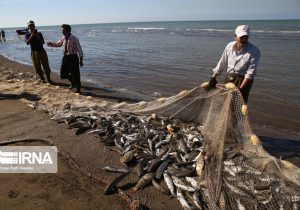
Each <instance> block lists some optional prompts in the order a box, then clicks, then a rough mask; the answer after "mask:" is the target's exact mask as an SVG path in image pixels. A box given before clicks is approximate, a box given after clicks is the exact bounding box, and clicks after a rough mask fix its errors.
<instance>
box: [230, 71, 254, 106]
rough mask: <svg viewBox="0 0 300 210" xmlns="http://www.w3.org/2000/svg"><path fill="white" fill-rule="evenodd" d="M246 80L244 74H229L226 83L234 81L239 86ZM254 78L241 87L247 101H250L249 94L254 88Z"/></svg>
mask: <svg viewBox="0 0 300 210" xmlns="http://www.w3.org/2000/svg"><path fill="white" fill-rule="evenodd" d="M243 80H244V76H242V75H238V74H227V75H226V78H225V81H224V83H225V84H226V83H228V82H232V83H234V84H235V85H236V86H237V87H238V88H239V87H240V86H241V84H242V82H243ZM252 84H253V80H251V81H250V83H249V84H247V85H246V86H245V87H244V88H243V89H240V91H241V93H242V95H243V98H244V101H245V103H247V102H248V96H249V93H250V90H251V88H252Z"/></svg>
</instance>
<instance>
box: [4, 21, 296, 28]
mask: <svg viewBox="0 0 300 210" xmlns="http://www.w3.org/2000/svg"><path fill="white" fill-rule="evenodd" d="M216 21H218V22H219V21H224V22H240V21H245V22H247V21H300V19H252V20H250V19H249V20H233V19H232V20H153V21H141V22H136V21H128V22H127V21H124V22H106V23H69V24H70V25H72V26H82V25H98V24H101V25H108V24H128V23H129V24H135V23H170V22H216ZM55 26H56V27H60V26H61V24H55V25H38V27H55ZM25 27H26V25H25V24H24V26H9V27H3V29H13V28H25Z"/></svg>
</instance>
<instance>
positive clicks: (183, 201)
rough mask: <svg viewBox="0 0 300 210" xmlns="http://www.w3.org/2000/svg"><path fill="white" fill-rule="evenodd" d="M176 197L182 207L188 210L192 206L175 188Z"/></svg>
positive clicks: (190, 209)
mask: <svg viewBox="0 0 300 210" xmlns="http://www.w3.org/2000/svg"><path fill="white" fill-rule="evenodd" d="M177 199H178V200H179V202H180V203H181V205H182V206H183V208H184V209H188V210H192V209H193V207H192V206H190V204H189V203H188V202H187V200H186V199H185V197H184V195H183V193H182V191H181V190H180V189H177Z"/></svg>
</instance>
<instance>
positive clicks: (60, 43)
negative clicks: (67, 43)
mask: <svg viewBox="0 0 300 210" xmlns="http://www.w3.org/2000/svg"><path fill="white" fill-rule="evenodd" d="M63 42H64V41H63V38H61V39H60V40H58V41H57V42H56V43H55V42H47V46H49V47H61V46H62V45H63Z"/></svg>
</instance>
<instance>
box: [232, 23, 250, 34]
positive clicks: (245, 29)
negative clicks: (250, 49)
mask: <svg viewBox="0 0 300 210" xmlns="http://www.w3.org/2000/svg"><path fill="white" fill-rule="evenodd" d="M249 34H250V33H249V26H247V25H240V26H238V27H236V29H235V35H236V36H237V37H242V36H249Z"/></svg>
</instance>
